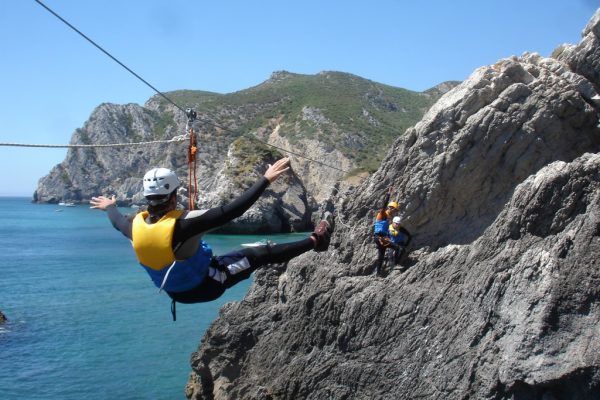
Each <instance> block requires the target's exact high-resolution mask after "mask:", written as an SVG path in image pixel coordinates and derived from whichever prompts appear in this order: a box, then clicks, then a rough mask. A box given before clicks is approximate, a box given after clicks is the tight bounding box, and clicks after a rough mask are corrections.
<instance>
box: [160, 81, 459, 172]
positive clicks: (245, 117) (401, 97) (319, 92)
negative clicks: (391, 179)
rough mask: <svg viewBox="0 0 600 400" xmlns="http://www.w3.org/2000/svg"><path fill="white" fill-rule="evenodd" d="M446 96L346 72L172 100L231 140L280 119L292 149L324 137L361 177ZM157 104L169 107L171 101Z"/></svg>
mask: <svg viewBox="0 0 600 400" xmlns="http://www.w3.org/2000/svg"><path fill="white" fill-rule="evenodd" d="M446 85H449V86H450V87H452V86H455V85H456V83H446ZM441 94H442V93H441V92H440V91H439V90H433V89H430V91H428V92H427V93H418V92H413V91H410V90H406V89H401V88H395V87H392V86H387V85H383V84H380V83H376V82H373V81H370V80H367V79H363V78H360V77H358V76H355V75H351V74H347V73H341V72H323V73H320V74H317V75H300V74H292V73H288V72H278V73H275V74H274V75H273V76H272V77H271V79H269V80H267V81H266V82H264V83H262V84H260V85H258V86H255V87H252V88H249V89H246V90H242V91H239V92H235V93H229V94H217V93H210V92H203V91H192V90H181V91H175V92H170V93H168V96H169V98H171V99H172V100H173V101H174V102H175V103H177V104H179V105H180V106H182V107H185V108H187V107H192V108H194V109H195V110H196V111H197V112H198V115H199V117H201V118H202V117H203V116H204V118H206V119H209V120H210V121H211V122H214V123H216V124H218V125H221V126H224V127H226V128H227V129H228V131H226V132H224V135H226V136H229V142H232V141H233V140H235V139H236V138H238V137H239V136H240V135H245V134H251V133H255V132H258V131H261V130H266V131H267V132H270V131H271V130H272V129H273V128H274V122H273V121H277V124H278V125H279V128H280V130H279V133H280V135H282V136H285V137H286V138H287V139H288V140H289V141H290V143H291V144H292V145H294V144H295V143H297V141H298V140H301V139H316V140H319V141H320V142H322V143H323V144H324V145H328V146H333V147H335V148H336V149H337V150H339V151H341V152H342V153H343V154H344V155H346V156H347V157H349V158H351V159H353V160H355V162H356V163H357V165H358V168H357V169H356V170H355V171H354V172H355V173H358V172H361V171H369V172H372V171H374V170H375V169H376V168H377V167H378V166H379V163H380V161H381V159H382V158H383V156H384V155H385V154H386V152H387V148H388V147H389V146H390V145H391V143H392V142H393V141H394V140H395V139H396V138H397V137H398V136H400V135H401V134H403V133H404V131H405V130H406V129H407V128H408V127H410V126H412V125H414V124H415V123H416V122H418V121H419V120H420V119H421V118H422V116H423V114H424V113H425V112H426V111H427V110H428V109H429V107H431V105H433V103H434V102H435V101H437V99H438V98H439V97H440V96H441ZM154 100H155V101H158V102H159V104H160V105H161V107H160V108H161V109H164V106H165V104H166V100H164V99H161V98H158V97H157V98H155V99H154ZM170 123H173V120H172V116H168V117H167V116H164V117H160V118H157V126H156V128H155V129H156V130H158V129H163V130H164V128H165V126H166V125H168V124H170ZM207 126H208V128H209V129H215V128H214V127H211V126H210V125H209V124H207ZM258 148H259V146H255V145H254V144H253V145H252V146H249V148H248V149H247V151H248V152H250V153H248V154H249V156H251V155H252V154H251V152H255V153H256V155H257V156H258V154H259V153H260V152H261V151H262V150H258Z"/></svg>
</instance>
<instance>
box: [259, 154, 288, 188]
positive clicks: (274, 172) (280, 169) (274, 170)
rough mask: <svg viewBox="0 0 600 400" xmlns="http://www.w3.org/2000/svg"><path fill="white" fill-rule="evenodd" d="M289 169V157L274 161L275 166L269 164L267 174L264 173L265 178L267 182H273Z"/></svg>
mask: <svg viewBox="0 0 600 400" xmlns="http://www.w3.org/2000/svg"><path fill="white" fill-rule="evenodd" d="M289 169H290V159H289V157H284V158H282V159H280V160H277V161H275V164H273V165H271V164H269V168H268V169H267V172H265V178H267V179H268V180H269V182H273V181H274V180H275V179H277V178H279V176H281V174H283V173H284V172H286V171H287V170H289Z"/></svg>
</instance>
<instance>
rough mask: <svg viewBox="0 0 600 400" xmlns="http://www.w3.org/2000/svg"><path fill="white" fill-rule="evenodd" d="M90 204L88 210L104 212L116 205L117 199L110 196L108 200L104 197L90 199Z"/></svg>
mask: <svg viewBox="0 0 600 400" xmlns="http://www.w3.org/2000/svg"><path fill="white" fill-rule="evenodd" d="M90 204H91V207H90V208H98V209H100V210H106V209H107V208H108V207H109V206H112V205H115V204H117V198H116V197H115V196H112V197H111V198H110V199H109V198H108V197H104V196H98V197H92V199H91V200H90Z"/></svg>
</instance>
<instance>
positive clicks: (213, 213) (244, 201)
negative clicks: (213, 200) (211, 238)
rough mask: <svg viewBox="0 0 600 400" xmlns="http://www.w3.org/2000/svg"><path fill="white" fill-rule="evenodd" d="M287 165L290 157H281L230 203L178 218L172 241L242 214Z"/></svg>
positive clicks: (177, 240) (200, 231)
mask: <svg viewBox="0 0 600 400" xmlns="http://www.w3.org/2000/svg"><path fill="white" fill-rule="evenodd" d="M289 165H290V159H289V158H282V159H281V160H278V161H277V162H275V163H274V164H273V165H269V168H268V169H267V171H266V172H265V174H264V176H263V177H262V178H261V179H260V180H259V181H258V182H256V183H255V184H254V185H252V187H251V188H250V189H248V190H246V191H245V192H244V193H243V194H242V195H241V196H240V197H238V198H237V199H235V200H234V201H232V202H231V203H229V204H226V205H224V206H221V207H215V208H211V209H210V210H208V211H207V212H205V213H204V214H202V215H200V216H198V217H194V218H186V219H180V220H178V221H177V225H176V228H175V233H174V236H173V243H177V242H183V241H185V240H187V239H189V238H190V237H192V236H195V235H198V234H200V233H203V232H207V231H209V230H211V229H214V228H216V227H219V226H222V225H224V224H226V223H228V222H229V221H231V220H233V219H235V218H237V217H239V216H241V215H242V214H244V213H245V212H246V210H248V209H249V208H250V207H252V205H253V204H254V203H255V202H256V200H258V198H259V197H260V196H261V194H262V193H263V192H264V191H265V189H266V188H267V187H268V186H269V184H270V183H271V182H274V181H275V180H276V179H277V178H279V177H280V176H281V175H282V174H283V173H285V172H286V171H288V170H289V169H290V166H289Z"/></svg>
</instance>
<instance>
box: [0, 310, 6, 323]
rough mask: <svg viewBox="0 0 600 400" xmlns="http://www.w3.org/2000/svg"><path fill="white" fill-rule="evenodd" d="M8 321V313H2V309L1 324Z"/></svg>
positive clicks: (0, 312) (0, 313) (0, 314)
mask: <svg viewBox="0 0 600 400" xmlns="http://www.w3.org/2000/svg"><path fill="white" fill-rule="evenodd" d="M6 321H7V318H6V315H4V314H3V313H2V311H0V325H1V324H3V323H5V322H6Z"/></svg>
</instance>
